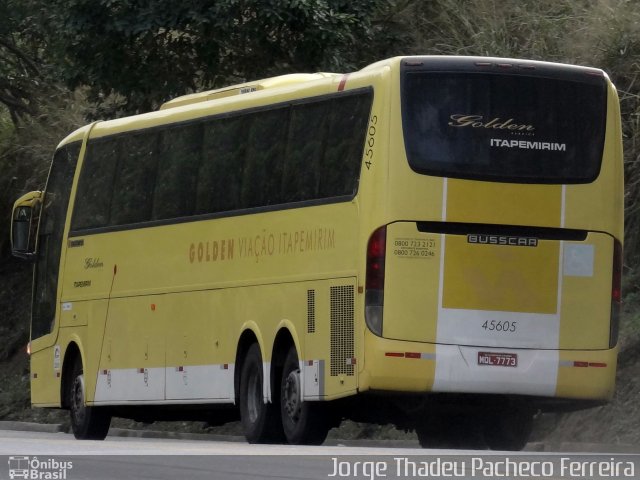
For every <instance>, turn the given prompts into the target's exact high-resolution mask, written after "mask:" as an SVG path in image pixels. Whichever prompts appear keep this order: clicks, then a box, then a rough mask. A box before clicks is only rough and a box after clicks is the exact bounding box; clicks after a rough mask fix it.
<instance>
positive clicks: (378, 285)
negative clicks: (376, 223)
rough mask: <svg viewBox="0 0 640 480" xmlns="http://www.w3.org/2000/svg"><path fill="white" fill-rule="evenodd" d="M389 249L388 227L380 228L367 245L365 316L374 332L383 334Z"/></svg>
mask: <svg viewBox="0 0 640 480" xmlns="http://www.w3.org/2000/svg"><path fill="white" fill-rule="evenodd" d="M386 249H387V227H386V226H385V227H380V228H378V229H377V230H376V231H375V232H373V234H372V235H371V238H369V244H368V245H367V280H366V284H365V288H366V291H365V295H364V306H365V309H364V318H365V321H366V323H367V326H368V327H369V330H371V331H372V332H373V333H374V334H376V335H378V336H382V310H383V308H384V262H385V252H386Z"/></svg>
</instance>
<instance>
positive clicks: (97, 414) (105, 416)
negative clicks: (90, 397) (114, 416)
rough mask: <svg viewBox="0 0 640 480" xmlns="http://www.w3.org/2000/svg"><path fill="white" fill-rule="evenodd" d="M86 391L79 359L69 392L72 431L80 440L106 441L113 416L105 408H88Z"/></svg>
mask: <svg viewBox="0 0 640 480" xmlns="http://www.w3.org/2000/svg"><path fill="white" fill-rule="evenodd" d="M85 391H86V390H85V384H84V374H83V370H82V361H81V360H80V359H79V358H78V359H77V360H76V363H75V364H74V366H73V374H72V377H71V381H70V382H69V391H68V392H67V394H68V397H67V398H68V401H69V416H70V418H71V429H72V430H73V435H74V436H75V437H76V438H77V439H78V440H104V438H105V437H106V436H107V433H108V432H109V426H110V425H111V415H110V414H109V412H107V411H106V410H104V407H88V406H87V405H86V403H85Z"/></svg>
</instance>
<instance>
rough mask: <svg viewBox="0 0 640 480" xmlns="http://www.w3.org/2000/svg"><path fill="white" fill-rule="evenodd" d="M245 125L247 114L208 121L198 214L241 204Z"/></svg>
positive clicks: (237, 206) (203, 143)
mask: <svg viewBox="0 0 640 480" xmlns="http://www.w3.org/2000/svg"><path fill="white" fill-rule="evenodd" d="M245 125H246V120H245V116H235V117H227V118H220V119H214V120H209V121H207V122H206V123H205V124H204V135H203V141H202V162H201V164H200V170H199V171H198V186H197V191H196V209H195V213H196V214H204V213H217V212H225V211H229V210H236V209H238V208H240V182H241V179H242V168H243V165H244V157H245V150H246V145H245V143H246V142H245V141H244V140H243V137H244V136H246V128H245Z"/></svg>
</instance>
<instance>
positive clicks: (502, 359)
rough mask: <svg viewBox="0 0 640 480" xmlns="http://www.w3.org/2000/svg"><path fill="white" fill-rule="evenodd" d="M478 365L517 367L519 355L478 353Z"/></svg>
mask: <svg viewBox="0 0 640 480" xmlns="http://www.w3.org/2000/svg"><path fill="white" fill-rule="evenodd" d="M478 365H489V366H492V367H517V366H518V354H517V353H495V352H478Z"/></svg>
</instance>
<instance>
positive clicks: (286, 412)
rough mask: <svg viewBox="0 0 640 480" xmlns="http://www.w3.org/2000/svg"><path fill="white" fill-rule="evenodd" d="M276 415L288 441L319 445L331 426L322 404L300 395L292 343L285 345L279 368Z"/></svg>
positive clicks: (295, 356) (297, 365)
mask: <svg viewBox="0 0 640 480" xmlns="http://www.w3.org/2000/svg"><path fill="white" fill-rule="evenodd" d="M280 415H281V417H282V428H283V430H284V435H285V437H286V439H287V442H288V443H290V444H292V445H320V444H322V442H324V440H325V439H326V438H327V434H328V433H329V429H330V428H331V425H330V422H328V421H327V415H326V410H325V405H324V404H322V403H321V402H305V401H303V399H302V380H301V376H300V364H299V363H298V355H297V354H296V349H295V347H291V348H290V349H289V353H288V354H287V358H286V360H285V362H284V367H283V369H282V381H281V382H280Z"/></svg>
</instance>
